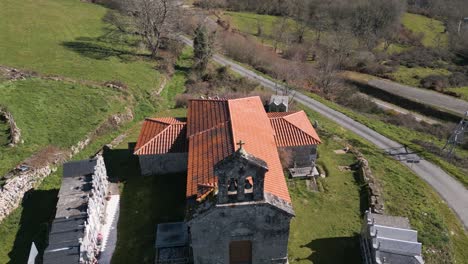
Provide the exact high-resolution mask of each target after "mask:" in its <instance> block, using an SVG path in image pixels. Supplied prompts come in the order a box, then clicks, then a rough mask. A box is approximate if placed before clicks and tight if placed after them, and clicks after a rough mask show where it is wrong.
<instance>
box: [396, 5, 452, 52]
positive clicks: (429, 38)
mask: <svg viewBox="0 0 468 264" xmlns="http://www.w3.org/2000/svg"><path fill="white" fill-rule="evenodd" d="M401 23H402V25H403V26H404V27H405V28H407V29H409V30H411V31H412V32H413V33H415V34H422V36H423V38H422V40H421V42H422V44H423V45H424V46H425V47H440V48H442V47H446V46H447V45H448V35H447V33H445V26H444V23H443V22H442V21H440V20H437V19H433V18H429V17H426V16H422V15H418V14H411V13H405V14H404V15H403V17H402V20H401Z"/></svg>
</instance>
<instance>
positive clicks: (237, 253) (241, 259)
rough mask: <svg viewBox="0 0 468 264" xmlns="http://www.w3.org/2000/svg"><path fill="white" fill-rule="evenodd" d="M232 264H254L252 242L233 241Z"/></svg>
mask: <svg viewBox="0 0 468 264" xmlns="http://www.w3.org/2000/svg"><path fill="white" fill-rule="evenodd" d="M229 263H230V264H251V263H252V242H251V241H248V240H244V241H232V242H231V244H230V245H229Z"/></svg>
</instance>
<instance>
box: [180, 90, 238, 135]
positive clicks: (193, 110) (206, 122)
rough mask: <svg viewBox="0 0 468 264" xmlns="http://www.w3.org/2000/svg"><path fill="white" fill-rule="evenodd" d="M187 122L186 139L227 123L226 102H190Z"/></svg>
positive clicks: (227, 110) (212, 100)
mask: <svg viewBox="0 0 468 264" xmlns="http://www.w3.org/2000/svg"><path fill="white" fill-rule="evenodd" d="M187 120H188V126H187V137H190V136H192V135H194V134H196V133H199V132H202V131H204V130H207V129H211V128H213V127H214V126H216V125H219V124H222V123H225V122H227V121H229V109H228V107H227V100H225V99H219V100H214V99H206V100H205V99H200V100H190V101H189V105H188V113H187Z"/></svg>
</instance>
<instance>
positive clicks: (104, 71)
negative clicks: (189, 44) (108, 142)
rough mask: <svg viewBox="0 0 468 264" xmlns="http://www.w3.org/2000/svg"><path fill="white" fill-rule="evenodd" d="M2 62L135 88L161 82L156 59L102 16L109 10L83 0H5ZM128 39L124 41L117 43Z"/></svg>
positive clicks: (0, 11)
mask: <svg viewBox="0 0 468 264" xmlns="http://www.w3.org/2000/svg"><path fill="white" fill-rule="evenodd" d="M1 5H2V8H0V17H2V18H7V19H2V20H1V21H0V36H2V37H1V38H0V65H1V64H3V65H7V66H12V67H19V68H25V69H29V70H33V71H37V72H39V73H42V74H53V75H62V76H66V77H70V78H74V79H79V80H93V81H100V82H103V81H111V80H120V81H122V82H124V83H126V84H128V85H129V87H130V88H131V89H132V90H133V91H134V92H136V93H142V92H143V91H149V90H151V89H154V88H156V87H158V83H159V74H158V72H157V71H155V70H154V69H153V67H154V65H155V63H154V62H150V61H148V60H147V59H146V58H145V57H146V56H140V55H145V54H146V52H145V51H142V50H140V49H138V48H137V47H138V46H137V44H136V43H134V42H133V41H131V40H128V39H127V38H125V37H123V36H120V35H118V34H115V33H114V32H113V31H112V27H110V26H109V25H107V24H105V23H104V22H103V21H102V18H103V16H104V15H105V13H106V11H107V9H106V8H104V7H102V6H99V5H95V4H91V3H86V2H83V1H79V0H38V1H37V0H25V1H19V2H18V1H13V0H2V4H1ZM122 42H124V43H125V42H126V43H125V44H118V43H122Z"/></svg>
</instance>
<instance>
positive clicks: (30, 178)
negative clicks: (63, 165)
mask: <svg viewBox="0 0 468 264" xmlns="http://www.w3.org/2000/svg"><path fill="white" fill-rule="evenodd" d="M55 170H56V168H55V167H51V166H49V165H47V166H45V167H42V168H39V169H32V170H30V171H27V172H25V173H22V174H20V175H18V176H16V177H14V178H12V179H10V180H8V181H7V183H6V184H5V185H4V186H3V187H0V222H1V221H2V220H3V219H4V218H5V217H7V216H8V215H9V214H10V213H11V212H12V211H13V210H15V209H16V208H17V207H18V206H19V205H20V204H21V200H22V199H23V196H24V194H25V193H26V192H27V191H29V190H31V189H32V188H34V187H36V186H37V185H38V184H39V183H40V182H42V180H43V179H44V178H45V177H47V176H48V175H49V174H51V173H52V172H54V171H55Z"/></svg>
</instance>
